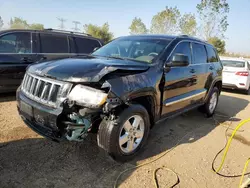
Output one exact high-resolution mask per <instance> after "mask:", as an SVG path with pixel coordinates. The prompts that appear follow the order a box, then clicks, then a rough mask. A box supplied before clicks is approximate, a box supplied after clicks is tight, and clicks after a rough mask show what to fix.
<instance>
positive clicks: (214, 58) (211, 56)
mask: <svg viewBox="0 0 250 188" xmlns="http://www.w3.org/2000/svg"><path fill="white" fill-rule="evenodd" d="M206 48H207V57H208V62H209V63H215V62H219V59H218V55H217V52H216V50H215V49H214V48H213V47H212V46H206Z"/></svg>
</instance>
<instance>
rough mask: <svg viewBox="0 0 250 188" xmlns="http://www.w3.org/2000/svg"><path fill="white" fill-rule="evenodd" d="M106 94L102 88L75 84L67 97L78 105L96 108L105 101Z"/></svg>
mask: <svg viewBox="0 0 250 188" xmlns="http://www.w3.org/2000/svg"><path fill="white" fill-rule="evenodd" d="M107 96H108V94H107V93H105V92H104V91H102V90H98V89H95V88H92V87H88V86H84V85H76V86H75V87H74V88H73V89H72V91H71V92H70V94H69V96H68V99H69V100H70V101H74V102H75V103H76V104H78V105H82V106H89V107H94V108H96V107H99V106H101V105H103V104H104V103H105V101H106V99H107Z"/></svg>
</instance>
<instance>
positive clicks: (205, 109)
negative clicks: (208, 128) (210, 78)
mask: <svg viewBox="0 0 250 188" xmlns="http://www.w3.org/2000/svg"><path fill="white" fill-rule="evenodd" d="M219 93H220V92H219V89H218V88H217V87H214V88H213V90H212V91H211V93H210V94H209V97H208V100H207V102H206V103H205V104H204V105H203V106H202V107H201V110H202V112H204V113H205V114H206V115H207V117H211V116H213V115H214V112H215V110H216V107H217V105H218V101H219ZM214 95H216V103H215V104H214V106H213V108H211V106H210V105H211V102H212V101H211V100H215V99H214V98H213V96H214Z"/></svg>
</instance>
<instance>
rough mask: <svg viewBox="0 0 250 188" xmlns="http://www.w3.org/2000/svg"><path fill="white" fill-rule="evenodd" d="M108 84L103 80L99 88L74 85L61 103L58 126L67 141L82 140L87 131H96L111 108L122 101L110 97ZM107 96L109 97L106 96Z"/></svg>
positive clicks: (110, 111)
mask: <svg viewBox="0 0 250 188" xmlns="http://www.w3.org/2000/svg"><path fill="white" fill-rule="evenodd" d="M110 87H111V86H110V85H109V84H108V83H107V82H105V83H104V84H103V85H102V87H101V89H95V88H93V87H89V86H85V85H80V84H78V85H76V86H75V87H74V88H73V89H72V91H71V92H70V93H69V96H68V97H67V99H66V100H65V101H64V103H63V112H62V115H61V116H60V118H59V122H61V125H60V123H59V125H58V126H59V127H60V129H61V131H62V134H63V137H64V138H66V139H67V140H69V141H77V142H80V141H83V139H84V138H85V137H86V136H87V134H88V133H89V132H97V130H98V126H99V124H100V122H101V121H102V119H103V118H104V117H105V116H108V115H110V113H112V109H114V108H115V107H117V106H119V105H120V104H121V103H122V102H121V100H120V99H119V98H117V97H112V96H113V94H112V92H110ZM108 96H109V98H108Z"/></svg>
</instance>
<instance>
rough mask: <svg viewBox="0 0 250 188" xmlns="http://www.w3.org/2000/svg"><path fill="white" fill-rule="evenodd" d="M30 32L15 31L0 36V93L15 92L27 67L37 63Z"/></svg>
mask: <svg viewBox="0 0 250 188" xmlns="http://www.w3.org/2000/svg"><path fill="white" fill-rule="evenodd" d="M31 41H32V36H31V32H29V31H24V32H23V31H22V32H21V31H20V32H19V31H15V32H9V33H5V34H3V35H1V36H0V92H10V91H15V90H16V89H17V87H18V86H19V85H20V84H21V81H22V79H23V76H24V74H25V71H26V67H27V66H28V65H30V64H31V63H33V62H35V60H36V55H35V54H33V53H32V46H31Z"/></svg>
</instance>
